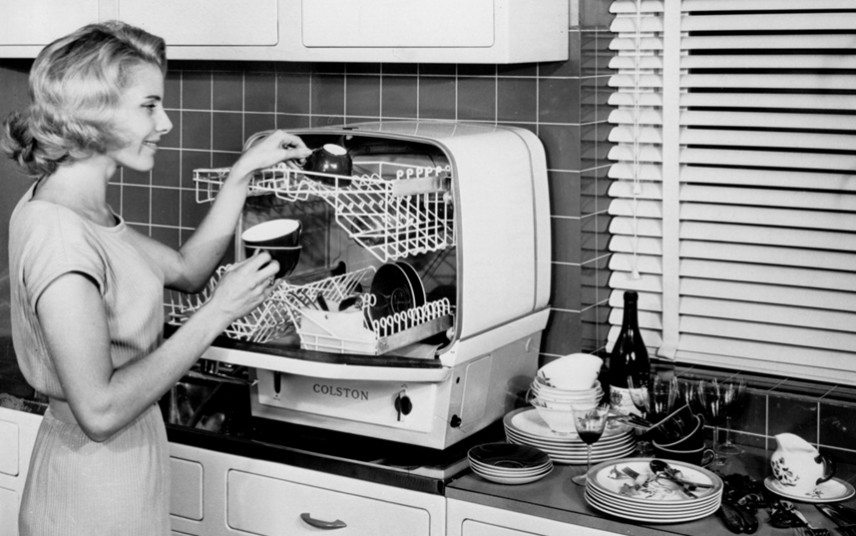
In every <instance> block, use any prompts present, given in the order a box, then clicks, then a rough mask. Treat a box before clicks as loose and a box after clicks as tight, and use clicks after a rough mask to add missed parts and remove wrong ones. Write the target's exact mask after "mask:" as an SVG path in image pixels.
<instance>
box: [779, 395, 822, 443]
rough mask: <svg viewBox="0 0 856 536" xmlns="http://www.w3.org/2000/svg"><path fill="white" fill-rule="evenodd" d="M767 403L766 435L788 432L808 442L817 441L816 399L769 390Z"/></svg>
mask: <svg viewBox="0 0 856 536" xmlns="http://www.w3.org/2000/svg"><path fill="white" fill-rule="evenodd" d="M767 403H768V406H767V435H769V436H774V435H776V434H781V433H783V432H790V433H792V434H796V435H798V436H800V437H802V438H803V439H805V440H806V441H808V442H809V443H812V444H816V443H817V440H818V437H817V423H818V402H817V400H815V399H811V398H807V397H806V398H803V397H791V396H789V395H782V394H778V393H775V392H771V393H769V395H768V396H767Z"/></svg>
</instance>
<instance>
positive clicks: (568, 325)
mask: <svg viewBox="0 0 856 536" xmlns="http://www.w3.org/2000/svg"><path fill="white" fill-rule="evenodd" d="M581 318H582V316H581V314H580V313H579V312H569V311H558V310H556V309H553V310H551V311H550V318H549V319H548V320H547V327H546V328H545V329H544V335H543V337H542V339H541V353H542V354H549V355H552V356H562V355H567V354H571V353H574V352H579V351H580V350H581V349H582V344H581V341H580V339H581V337H580V335H581V332H582V321H581Z"/></svg>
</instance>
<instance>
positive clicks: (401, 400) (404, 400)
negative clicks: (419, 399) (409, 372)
mask: <svg viewBox="0 0 856 536" xmlns="http://www.w3.org/2000/svg"><path fill="white" fill-rule="evenodd" d="M392 405H393V406H395V411H396V412H397V413H398V420H399V421H400V420H401V416H402V415H409V414H410V412H411V411H413V402H412V401H411V400H410V397H409V396H407V395H406V394H404V392H403V391H402V392H401V393H398V394H397V395H396V396H395V401H394V402H393V403H392Z"/></svg>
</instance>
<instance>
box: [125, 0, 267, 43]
mask: <svg viewBox="0 0 856 536" xmlns="http://www.w3.org/2000/svg"><path fill="white" fill-rule="evenodd" d="M277 13H278V9H277V0H146V1H145V2H140V0H119V18H120V19H122V20H123V21H125V22H128V23H130V24H134V25H136V26H140V27H141V28H144V29H146V30H148V31H149V32H152V33H154V34H156V35H159V36H161V37H163V38H164V40H165V41H166V44H167V45H168V46H200V45H201V46H223V47H227V46H236V45H237V46H240V45H246V46H263V45H268V46H271V45H276V44H277V42H278V31H277V27H278V18H277V17H278V15H277Z"/></svg>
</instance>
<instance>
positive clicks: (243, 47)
mask: <svg viewBox="0 0 856 536" xmlns="http://www.w3.org/2000/svg"><path fill="white" fill-rule="evenodd" d="M68 4H69V3H68V2H67V0H0V13H2V14H3V15H4V16H3V17H2V18H0V56H4V57H16V56H17V57H34V56H35V55H36V54H37V53H38V51H39V50H40V49H41V47H42V46H44V45H45V44H47V43H48V42H50V41H51V40H52V39H54V38H56V37H58V36H60V35H63V34H65V33H68V32H69V31H71V30H73V29H74V28H77V27H79V26H82V25H83V24H85V23H87V22H92V21H96V20H107V19H116V18H118V19H121V20H124V21H126V22H129V23H131V24H135V25H137V26H140V27H142V28H145V29H146V30H148V31H150V32H152V33H155V34H158V35H160V36H162V37H164V39H166V41H167V45H168V47H169V48H168V56H169V58H170V59H201V60H265V61H312V62H326V61H330V62H393V63H394V62H398V63H524V62H537V61H561V60H565V59H567V58H568V16H569V4H570V0H467V1H465V2H462V1H460V0H431V1H430V2H426V1H424V0H360V1H358V2H355V1H354V0H147V1H146V2H140V1H139V0H78V1H76V2H75V3H74V9H71V8H69V7H67V6H68ZM8 13H11V14H13V15H12V16H11V17H9V16H7V14H8Z"/></svg>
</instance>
